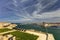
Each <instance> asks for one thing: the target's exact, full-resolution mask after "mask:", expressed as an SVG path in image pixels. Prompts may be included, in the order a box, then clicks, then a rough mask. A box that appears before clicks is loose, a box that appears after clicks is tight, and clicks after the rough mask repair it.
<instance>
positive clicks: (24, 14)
mask: <svg viewBox="0 0 60 40" xmlns="http://www.w3.org/2000/svg"><path fill="white" fill-rule="evenodd" d="M0 22H19V23H23V22H60V0H0Z"/></svg>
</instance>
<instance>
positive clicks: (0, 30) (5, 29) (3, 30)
mask: <svg viewBox="0 0 60 40" xmlns="http://www.w3.org/2000/svg"><path fill="white" fill-rule="evenodd" d="M10 30H11V29H8V28H4V29H0V33H1V32H6V31H10Z"/></svg>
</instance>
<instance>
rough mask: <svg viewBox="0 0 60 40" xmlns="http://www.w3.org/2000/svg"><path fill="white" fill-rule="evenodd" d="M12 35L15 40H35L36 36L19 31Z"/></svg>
mask: <svg viewBox="0 0 60 40" xmlns="http://www.w3.org/2000/svg"><path fill="white" fill-rule="evenodd" d="M11 34H12V35H14V36H16V40H36V39H37V38H38V36H36V35H33V34H28V33H23V32H19V31H15V32H12V33H11Z"/></svg>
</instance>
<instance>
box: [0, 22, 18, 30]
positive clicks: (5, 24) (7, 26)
mask: <svg viewBox="0 0 60 40" xmlns="http://www.w3.org/2000/svg"><path fill="white" fill-rule="evenodd" d="M16 26H17V25H16V24H11V23H6V22H0V29H1V28H9V29H12V28H13V27H16Z"/></svg>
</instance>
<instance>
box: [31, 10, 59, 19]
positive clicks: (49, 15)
mask: <svg viewBox="0 0 60 40" xmlns="http://www.w3.org/2000/svg"><path fill="white" fill-rule="evenodd" d="M32 15H33V17H34V18H40V19H46V18H52V17H60V10H56V11H53V12H46V13H42V14H41V15H40V14H37V11H35V13H33V14H32Z"/></svg>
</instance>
